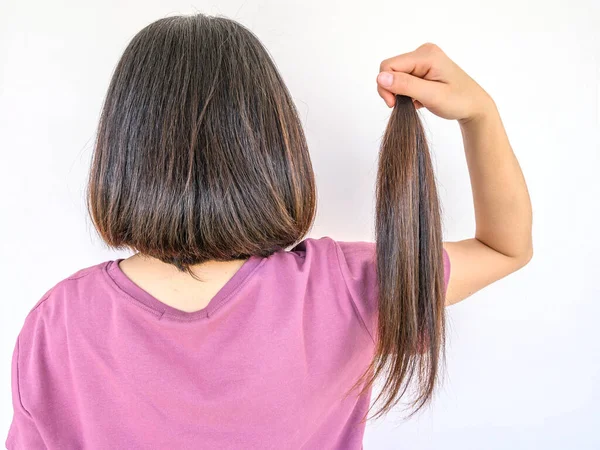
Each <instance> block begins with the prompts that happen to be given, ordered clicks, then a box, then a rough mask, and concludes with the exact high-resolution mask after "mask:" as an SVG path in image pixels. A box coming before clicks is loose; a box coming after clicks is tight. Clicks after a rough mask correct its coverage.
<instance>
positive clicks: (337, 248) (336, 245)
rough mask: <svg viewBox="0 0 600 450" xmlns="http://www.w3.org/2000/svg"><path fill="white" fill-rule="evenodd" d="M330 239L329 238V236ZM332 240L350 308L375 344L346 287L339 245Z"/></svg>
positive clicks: (346, 282)
mask: <svg viewBox="0 0 600 450" xmlns="http://www.w3.org/2000/svg"><path fill="white" fill-rule="evenodd" d="M330 239H331V238H330ZM331 240H332V241H333V245H334V247H335V255H336V258H337V262H338V268H339V270H340V274H341V275H342V279H343V280H344V285H345V286H346V290H347V291H348V294H349V297H350V301H351V303H352V309H353V310H354V314H356V316H357V318H358V320H359V321H360V323H361V325H362V327H363V328H364V330H365V331H366V332H367V334H368V335H369V337H370V338H371V340H372V341H373V343H374V344H375V343H376V342H375V339H374V338H373V335H372V334H371V332H370V331H369V328H368V327H367V324H366V323H365V319H364V318H363V316H362V315H361V314H360V311H359V309H358V306H357V305H356V302H355V300H354V296H353V295H352V292H350V289H349V287H348V281H347V280H346V276H345V275H344V271H343V270H342V264H341V262H340V255H339V252H340V251H341V249H340V247H339V245H338V243H337V242H335V240H334V239H331Z"/></svg>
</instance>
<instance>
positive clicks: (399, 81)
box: [377, 72, 442, 104]
mask: <svg viewBox="0 0 600 450" xmlns="http://www.w3.org/2000/svg"><path fill="white" fill-rule="evenodd" d="M377 83H378V84H379V86H381V87H382V88H384V89H386V90H388V91H390V92H392V93H394V94H400V95H406V96H408V97H411V98H413V99H415V100H417V101H419V102H420V103H422V104H428V103H430V100H431V99H434V98H435V97H436V96H437V94H438V93H439V90H440V89H441V87H442V86H440V84H439V83H437V82H435V81H428V80H424V79H422V78H419V77H415V76H414V75H410V74H408V73H404V72H380V73H379V75H378V76H377Z"/></svg>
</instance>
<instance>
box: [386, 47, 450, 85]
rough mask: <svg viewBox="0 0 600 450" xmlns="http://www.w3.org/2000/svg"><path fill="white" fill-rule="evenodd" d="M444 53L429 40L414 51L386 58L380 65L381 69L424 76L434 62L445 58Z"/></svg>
mask: <svg viewBox="0 0 600 450" xmlns="http://www.w3.org/2000/svg"><path fill="white" fill-rule="evenodd" d="M443 54H444V52H443V51H442V49H440V48H439V47H438V46H437V45H435V44H432V43H430V42H428V43H426V44H423V45H421V46H420V47H419V48H417V49H416V50H414V51H412V52H408V53H403V54H401V55H398V56H394V57H392V58H388V59H384V60H383V61H382V62H381V64H380V66H379V71H380V72H386V71H389V72H392V71H393V72H404V73H407V74H410V75H414V76H416V77H419V78H424V77H425V76H426V75H427V73H428V72H429V71H430V70H431V68H432V66H433V65H434V63H436V62H437V63H439V62H440V61H441V60H442V59H443V58H441V56H442V55H443Z"/></svg>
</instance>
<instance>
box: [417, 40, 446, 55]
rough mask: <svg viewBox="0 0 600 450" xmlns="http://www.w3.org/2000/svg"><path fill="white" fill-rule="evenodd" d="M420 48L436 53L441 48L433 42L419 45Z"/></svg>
mask: <svg viewBox="0 0 600 450" xmlns="http://www.w3.org/2000/svg"><path fill="white" fill-rule="evenodd" d="M419 48H420V49H422V50H425V51H426V52H427V53H438V52H440V51H441V49H440V48H439V47H438V46H437V45H435V44H434V43H433V42H426V43H425V44H423V45H421V46H420V47H419Z"/></svg>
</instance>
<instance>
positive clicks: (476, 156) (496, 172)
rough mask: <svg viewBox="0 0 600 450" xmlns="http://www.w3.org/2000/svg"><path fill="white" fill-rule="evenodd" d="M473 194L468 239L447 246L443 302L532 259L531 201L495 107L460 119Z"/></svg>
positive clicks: (455, 299)
mask: <svg viewBox="0 0 600 450" xmlns="http://www.w3.org/2000/svg"><path fill="white" fill-rule="evenodd" d="M459 123H460V129H461V132H462V136H463V142H464V146H465V155H466V159H467V165H468V168H469V175H470V178H471V188H472V190H473V203H474V208H475V222H476V231H475V237H474V238H473V239H467V240H464V241H459V242H446V243H444V247H445V248H446V250H447V251H448V255H449V256H450V261H451V263H452V268H453V270H452V275H451V278H450V282H449V284H448V291H447V294H446V304H453V303H456V302H459V301H460V300H463V299H465V298H467V297H468V296H470V295H471V294H473V293H474V292H477V291H478V290H480V289H482V288H483V287H485V286H487V285H488V284H490V283H492V282H494V281H496V280H499V279H500V278H503V277H505V276H506V275H508V274H510V273H512V272H514V271H516V270H518V269H520V268H521V267H523V266H524V265H525V264H527V263H528V262H529V260H530V259H531V257H532V255H533V247H532V242H531V220H532V219H531V202H530V200H529V194H528V192H527V186H526V184H525V179H524V178H523V173H522V172H521V168H520V166H519V163H518V161H517V159H516V157H515V155H514V153H513V151H512V148H511V146H510V143H509V141H508V137H507V135H506V132H505V130H504V126H503V124H502V120H501V119H500V115H499V113H498V110H497V109H496V106H495V104H494V103H493V101H491V99H490V104H489V106H488V107H487V109H485V111H484V112H482V114H481V115H479V116H477V117H474V118H472V119H470V120H467V121H459Z"/></svg>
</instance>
